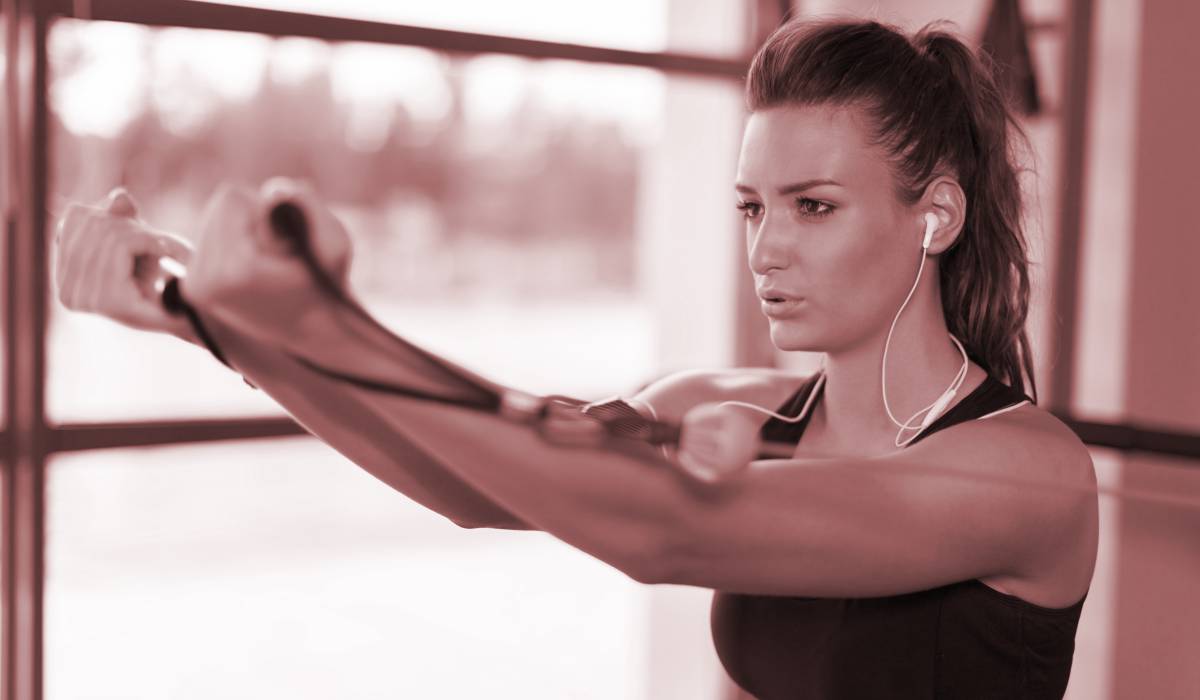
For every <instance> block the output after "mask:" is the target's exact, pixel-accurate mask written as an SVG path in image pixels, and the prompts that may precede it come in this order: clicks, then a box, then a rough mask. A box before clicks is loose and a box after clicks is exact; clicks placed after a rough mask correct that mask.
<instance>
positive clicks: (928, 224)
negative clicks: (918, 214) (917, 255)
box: [921, 212, 938, 250]
mask: <svg viewBox="0 0 1200 700" xmlns="http://www.w3.org/2000/svg"><path fill="white" fill-rule="evenodd" d="M937 225H938V218H937V214H934V213H933V212H926V214H925V239H924V240H923V241H921V250H928V249H929V244H930V243H932V242H933V232H934V231H936V230H937Z"/></svg>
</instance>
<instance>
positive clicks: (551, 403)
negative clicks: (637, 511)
mask: <svg viewBox="0 0 1200 700" xmlns="http://www.w3.org/2000/svg"><path fill="white" fill-rule="evenodd" d="M269 221H270V225H271V230H272V231H273V232H274V233H275V235H276V236H278V237H279V238H280V239H281V240H283V241H285V242H286V243H287V246H288V248H289V251H290V252H291V253H292V254H294V255H296V256H298V257H299V258H300V259H301V261H303V262H304V264H305V266H306V267H307V268H308V270H309V273H310V274H311V275H312V277H313V280H314V281H315V282H316V283H317V285H318V287H320V289H321V290H322V292H323V293H325V294H326V295H328V296H329V297H331V298H332V299H334V300H335V301H337V302H338V303H339V304H340V305H342V306H343V307H345V308H347V309H348V310H349V311H351V312H352V313H354V314H355V315H356V316H358V317H359V318H361V319H362V320H363V321H364V322H366V323H367V324H368V325H370V326H371V327H373V328H374V329H376V330H378V331H380V332H381V333H382V334H383V335H384V337H387V338H390V339H391V340H392V341H394V342H396V343H398V344H399V345H401V346H402V347H403V349H404V350H405V351H407V352H409V353H412V354H415V355H417V356H418V357H421V358H422V359H424V360H426V361H427V362H428V363H429V365H430V366H431V367H433V368H434V369H435V370H436V371H437V372H438V374H439V375H440V376H439V377H438V379H440V380H442V381H443V382H446V383H449V384H457V385H459V386H461V387H462V388H463V393H464V395H463V396H446V395H438V394H432V393H429V392H426V391H422V390H420V389H414V388H412V387H406V386H400V385H397V384H392V383H390V382H384V381H380V380H376V379H371V378H367V377H361V376H357V375H354V374H349V373H346V372H341V371H337V370H333V369H329V368H327V367H322V366H321V365H318V364H316V363H314V362H311V361H309V360H307V359H305V358H303V357H300V356H298V355H295V354H293V353H287V354H288V355H289V356H290V357H292V358H293V359H295V360H296V361H297V362H299V363H301V364H303V365H304V366H306V367H308V368H309V369H311V370H313V371H314V372H317V373H319V374H322V375H324V376H326V377H329V378H331V379H335V380H337V381H340V382H344V383H347V384H353V385H354V386H358V387H361V388H363V389H367V390H369V391H374V392H378V393H383V394H393V395H399V396H407V397H411V398H416V399H422V400H425V401H433V402H437V403H442V404H449V405H453V406H460V407H462V408H469V409H473V410H477V411H482V412H484V413H492V414H501V415H505V416H506V417H509V418H515V419H517V420H520V421H522V422H526V423H532V424H534V425H535V426H536V428H537V429H538V432H539V433H540V434H541V435H542V437H543V438H545V439H547V440H548V441H550V442H556V443H560V444H577V445H596V444H598V443H599V442H601V441H602V440H603V439H604V438H606V437H614V438H624V439H630V440H637V441H643V442H648V443H650V444H654V445H660V444H670V445H677V444H678V442H679V435H680V428H679V426H677V425H673V424H670V423H663V422H659V421H653V420H649V419H647V418H645V417H643V416H642V415H641V414H639V413H637V411H636V410H634V409H633V408H632V407H631V406H629V404H627V403H625V402H624V401H621V400H619V399H618V400H613V401H608V402H605V403H593V404H588V403H586V402H584V401H580V400H579V399H573V398H570V397H567V396H559V395H550V396H540V397H533V396H529V395H527V394H523V393H521V392H505V393H504V394H503V395H502V394H500V393H498V392H497V391H495V390H494V389H492V388H491V387H488V386H485V385H483V384H481V383H479V382H477V381H475V380H473V379H471V378H469V377H465V376H463V375H462V374H461V373H460V372H458V371H457V370H456V369H455V368H453V367H450V366H448V365H447V364H446V363H445V362H443V361H442V360H441V359H440V358H438V357H436V356H434V355H432V354H430V353H429V352H426V351H425V350H422V349H421V348H419V347H417V346H415V345H413V344H411V343H409V342H408V341H406V340H404V339H403V338H400V337H399V336H396V335H395V334H394V333H392V332H391V331H390V330H388V329H387V328H385V327H384V326H383V325H381V324H380V323H379V322H378V321H376V320H375V319H374V318H373V317H372V316H371V315H370V313H369V312H367V311H366V310H365V309H363V308H362V307H361V306H360V305H359V304H358V303H357V302H356V301H355V300H354V299H352V298H351V297H349V296H348V295H347V294H346V293H345V291H344V290H343V289H342V288H341V287H340V286H339V285H338V284H337V282H335V281H334V279H333V278H332V277H331V276H330V275H329V273H328V272H327V271H326V270H324V269H323V268H322V267H321V265H320V264H319V263H318V262H317V259H316V256H315V254H314V253H313V250H312V245H311V242H310V240H309V235H310V233H309V225H308V219H307V217H306V216H305V214H304V211H303V210H302V209H301V208H300V207H299V206H298V205H296V204H295V203H293V202H286V201H285V202H281V203H279V204H277V205H275V207H274V208H272V210H271V212H270V214H269ZM162 305H163V307H164V308H165V309H166V310H167V312H168V313H170V314H172V315H176V316H178V315H184V316H186V317H187V319H188V321H189V322H190V323H191V325H192V328H193V329H194V330H195V332H196V335H197V336H198V337H199V338H200V340H201V342H203V343H204V345H205V346H206V347H207V348H208V350H209V351H210V352H211V353H212V354H213V356H215V357H216V358H217V359H218V360H220V361H221V362H222V363H223V364H224V365H225V366H227V367H229V368H230V369H234V368H233V366H232V365H231V364H230V363H229V361H228V359H226V357H225V354H224V353H222V352H221V350H220V348H219V347H218V346H217V343H216V341H215V340H214V339H213V337H212V334H211V333H209V332H208V329H207V328H206V327H205V326H204V323H203V321H202V320H201V319H200V315H199V314H198V313H197V312H196V310H195V308H194V307H193V306H192V305H191V304H189V303H188V302H187V300H185V299H184V298H183V294H182V291H181V289H180V285H179V279H178V278H177V277H175V276H170V277H168V278H167V280H166V283H165V285H164V287H163V292H162ZM285 352H286V351H285ZM235 371H236V370H235ZM246 383H247V384H250V386H254V384H252V383H251V382H250V381H249V380H246ZM581 416H586V417H587V418H588V420H580V417H581Z"/></svg>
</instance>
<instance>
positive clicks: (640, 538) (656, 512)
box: [206, 306, 695, 581]
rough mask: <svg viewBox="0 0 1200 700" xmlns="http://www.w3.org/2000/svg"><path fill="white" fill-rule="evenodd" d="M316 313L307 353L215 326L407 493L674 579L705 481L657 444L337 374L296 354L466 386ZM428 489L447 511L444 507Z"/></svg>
mask: <svg viewBox="0 0 1200 700" xmlns="http://www.w3.org/2000/svg"><path fill="white" fill-rule="evenodd" d="M311 312H312V309H311V308H310V314H309V315H308V316H307V317H306V321H305V324H304V325H305V328H306V332H305V334H304V336H303V338H304V340H303V343H304V348H305V350H301V349H300V348H299V347H298V346H296V345H293V346H292V348H290V350H289V352H283V351H278V350H271V349H268V348H267V347H266V346H265V345H263V344H262V343H261V342H259V341H257V340H255V339H253V338H250V337H248V336H246V335H244V334H242V333H240V332H239V331H238V330H237V329H236V327H234V326H231V325H229V324H226V323H224V322H222V321H221V320H219V318H217V317H214V316H211V315H210V316H209V317H208V318H207V320H206V323H207V324H208V325H209V326H210V332H212V334H213V336H214V339H215V340H216V342H217V343H218V345H220V347H221V349H222V350H223V351H224V352H225V354H226V355H227V357H228V358H229V360H230V362H231V364H232V365H233V366H234V367H235V368H236V369H237V370H238V371H239V372H241V373H243V374H244V375H245V376H246V377H247V378H248V379H250V380H251V381H252V382H254V384H255V385H256V386H258V387H259V388H260V389H261V390H263V391H265V392H267V393H268V394H269V395H271V396H272V397H273V398H275V399H276V400H277V401H279V403H280V404H281V405H282V406H284V408H285V409H287V410H288V411H289V412H290V413H292V415H294V416H295V417H296V418H297V419H298V420H299V421H300V422H301V423H302V424H304V425H305V427H306V428H308V429H309V430H310V431H311V432H313V434H315V435H316V436H317V437H319V438H321V439H322V440H324V441H325V442H327V443H328V444H330V445H331V446H333V447H334V448H335V449H338V451H339V452H341V453H342V454H344V455H346V456H347V457H348V458H350V459H351V460H353V461H354V462H355V463H356V464H358V465H359V466H361V467H363V468H364V469H366V470H368V471H370V472H371V473H372V474H374V475H376V476H377V477H379V478H380V479H382V480H383V481H385V482H387V483H389V484H390V485H392V486H393V487H395V488H397V489H399V490H400V491H403V492H405V493H406V494H410V495H414V492H413V487H414V486H416V487H417V488H418V489H419V490H418V491H417V492H416V493H417V494H419V495H420V496H422V497H424V498H426V499H429V498H434V499H438V498H442V499H443V500H444V502H452V503H453V504H454V509H455V512H457V513H458V514H459V515H458V518H459V522H460V524H466V523H464V522H463V521H466V522H468V523H473V524H475V525H477V526H488V527H520V528H523V529H539V530H544V531H546V532H549V533H550V534H552V535H554V536H556V537H558V538H559V539H562V540H563V541H565V542H567V543H569V544H571V545H573V546H575V547H577V548H579V549H581V550H583V551H585V552H588V553H589V554H592V555H593V556H596V557H597V558H599V559H601V560H603V561H605V562H606V563H609V564H610V565H612V566H614V567H616V568H617V569H619V570H621V571H623V572H625V573H626V574H628V575H629V576H631V577H632V578H634V579H636V580H639V581H654V580H656V579H658V578H660V577H661V575H662V574H663V571H662V569H661V568H660V567H662V566H663V565H664V562H665V561H667V559H666V556H665V553H666V552H667V551H668V549H669V547H670V544H671V542H672V538H673V536H674V535H675V534H677V533H678V530H677V522H678V520H677V518H678V515H679V513H680V508H681V506H682V504H684V503H685V502H687V500H688V499H689V495H688V492H689V489H693V488H695V486H694V485H692V484H691V483H690V482H688V481H687V479H686V478H685V477H682V476H681V475H680V474H679V473H678V472H677V471H676V470H673V469H671V468H669V467H670V465H669V463H667V462H666V461H664V460H663V459H662V457H661V455H659V453H658V452H657V451H656V450H655V449H654V448H653V447H651V446H650V445H648V444H638V443H633V442H630V443H626V444H620V443H618V445H617V449H616V450H614V449H612V448H613V445H609V447H608V448H606V449H603V450H601V449H591V448H578V447H570V448H568V447H562V446H557V445H553V444H550V443H547V442H545V441H544V440H542V438H541V437H539V436H538V434H537V433H536V432H535V431H533V430H531V429H530V428H529V427H528V426H525V425H521V424H518V423H513V422H511V421H509V420H507V419H504V418H501V417H499V416H496V415H491V414H485V413H481V412H477V411H473V410H470V409H464V408H460V407H455V406H446V405H441V404H434V403H429V402H425V401H421V400H417V399H412V398H407V397H399V396H389V395H384V394H379V393H376V392H372V391H369V390H366V389H362V388H359V387H356V386H354V385H351V384H344V383H341V382H338V381H337V380H334V379H330V378H328V377H326V376H324V375H321V374H319V373H317V372H314V371H313V370H310V369H308V368H307V367H306V366H305V365H304V364H303V363H302V362H300V361H299V360H298V359H296V358H295V357H293V356H292V355H290V354H289V353H291V352H295V353H297V354H298V355H300V356H302V357H303V358H304V359H305V360H307V361H309V362H312V363H315V364H317V365H320V366H322V367H327V368H330V369H338V370H342V371H352V372H353V373H354V374H356V375H359V376H368V377H372V378H374V379H378V380H381V381H387V382H390V383H394V384H400V385H405V386H414V387H421V388H423V389H425V390H428V391H430V392H432V393H441V394H452V393H453V392H454V391H455V389H456V388H457V387H455V386H451V385H439V384H438V381H437V379H436V375H434V374H433V373H430V372H424V371H422V370H421V366H422V364H423V363H424V362H425V360H424V358H422V357H420V356H419V355H409V356H404V355H403V351H402V350H401V349H397V348H394V347H389V348H388V351H387V352H386V353H385V352H383V351H381V350H380V349H379V348H381V347H382V346H383V341H384V339H383V338H380V337H378V336H372V335H370V334H372V333H375V332H377V331H376V330H375V329H373V328H372V327H370V326H367V325H365V324H361V323H359V322H357V321H356V319H355V317H353V316H352V315H349V314H345V313H344V312H340V311H339V310H338V309H337V308H336V307H333V306H329V307H326V308H325V309H324V312H323V313H322V314H321V316H323V318H318V315H317V314H314V313H311ZM325 312H327V315H326V313H325ZM493 386H495V385H493ZM397 446H399V447H400V448H401V449H400V450H399V451H398V450H397V449H396V448H397ZM413 455H416V456H417V459H416V460H415V461H414V460H412V459H411V457H412V456H413ZM468 494H471V495H468ZM472 496H474V497H472ZM414 498H416V499H417V500H421V502H423V503H425V504H426V505H428V506H429V507H431V508H434V509H435V510H438V511H439V512H443V513H445V512H446V511H447V507H446V506H445V505H444V504H443V503H438V502H429V501H428V500H422V498H420V497H418V496H417V495H414Z"/></svg>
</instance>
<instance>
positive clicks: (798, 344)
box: [771, 321, 821, 352]
mask: <svg viewBox="0 0 1200 700" xmlns="http://www.w3.org/2000/svg"><path fill="white" fill-rule="evenodd" d="M789 325H790V324H788V323H787V322H786V321H783V322H780V321H771V343H772V344H774V345H775V347H776V348H777V349H779V350H783V351H786V352H820V351H821V348H820V347H819V345H820V343H817V342H816V339H814V338H813V337H812V336H811V335H810V334H808V333H804V332H802V331H800V330H799V329H797V328H794V327H792V328H789Z"/></svg>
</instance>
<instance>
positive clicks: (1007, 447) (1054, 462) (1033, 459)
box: [946, 404, 1095, 483]
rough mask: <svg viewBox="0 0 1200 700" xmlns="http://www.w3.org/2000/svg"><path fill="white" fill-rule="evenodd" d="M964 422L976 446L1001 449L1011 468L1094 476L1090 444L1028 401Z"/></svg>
mask: <svg viewBox="0 0 1200 700" xmlns="http://www.w3.org/2000/svg"><path fill="white" fill-rule="evenodd" d="M964 425H965V426H969V428H968V430H966V431H963V435H964V437H968V433H969V437H970V438H973V446H974V448H975V449H977V450H991V451H999V452H1001V453H1002V454H1003V455H1004V457H1003V460H1002V462H1003V465H1004V467H1005V468H1006V469H1008V470H1014V469H1015V470H1019V471H1021V472H1026V471H1027V472H1028V475H1029V476H1031V477H1038V478H1042V479H1051V480H1055V481H1059V480H1062V481H1068V482H1075V483H1087V482H1094V480H1095V471H1094V469H1093V466H1092V457H1091V453H1090V452H1089V451H1088V448H1087V445H1085V444H1084V443H1083V441H1082V440H1080V439H1079V436H1078V435H1076V434H1075V432H1074V431H1072V430H1071V429H1070V428H1069V427H1067V425H1066V424H1065V423H1063V422H1062V421H1061V420H1059V419H1058V417H1057V416H1055V415H1054V414H1052V413H1050V412H1049V411H1047V410H1045V409H1043V408H1041V407H1039V406H1036V405H1033V404H1026V405H1024V406H1021V407H1019V408H1016V409H1013V410H1011V411H1007V412H1005V413H1001V414H998V415H995V416H992V417H990V418H986V419H983V420H975V421H969V422H968V423H966V424H964ZM946 433H947V434H949V433H950V431H946Z"/></svg>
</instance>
